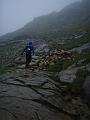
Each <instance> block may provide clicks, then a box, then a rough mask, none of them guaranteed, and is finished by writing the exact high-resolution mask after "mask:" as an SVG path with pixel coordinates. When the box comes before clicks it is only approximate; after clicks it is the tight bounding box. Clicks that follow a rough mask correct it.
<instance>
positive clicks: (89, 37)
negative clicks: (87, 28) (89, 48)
mask: <svg viewBox="0 0 90 120" xmlns="http://www.w3.org/2000/svg"><path fill="white" fill-rule="evenodd" d="M89 42H90V33H89V32H87V33H86V34H85V35H84V36H82V37H81V38H78V39H72V40H66V41H65V42H64V44H57V43H52V44H51V45H49V47H50V49H56V48H57V49H65V50H69V49H72V48H75V47H80V46H81V45H83V44H85V43H89Z"/></svg>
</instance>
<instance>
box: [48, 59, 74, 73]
mask: <svg viewBox="0 0 90 120" xmlns="http://www.w3.org/2000/svg"><path fill="white" fill-rule="evenodd" d="M71 64H73V60H71V59H67V58H66V59H63V60H58V61H56V63H54V64H53V65H51V64H50V65H49V66H48V68H47V69H48V71H51V72H60V71H61V70H65V69H67V67H69V66H70V65H71Z"/></svg>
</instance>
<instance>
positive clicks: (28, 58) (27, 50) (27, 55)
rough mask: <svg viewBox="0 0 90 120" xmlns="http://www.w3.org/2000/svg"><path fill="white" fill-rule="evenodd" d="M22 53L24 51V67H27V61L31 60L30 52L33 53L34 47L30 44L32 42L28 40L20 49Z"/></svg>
mask: <svg viewBox="0 0 90 120" xmlns="http://www.w3.org/2000/svg"><path fill="white" fill-rule="evenodd" d="M23 53H26V68H28V67H29V63H30V62H31V60H32V54H33V55H34V47H33V45H32V42H29V44H28V45H27V46H26V47H25V48H24V50H23V51H22V53H21V55H23Z"/></svg>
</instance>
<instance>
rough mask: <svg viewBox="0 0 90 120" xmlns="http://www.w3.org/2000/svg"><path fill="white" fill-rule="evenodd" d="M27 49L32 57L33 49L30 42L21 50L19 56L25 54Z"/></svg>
mask: <svg viewBox="0 0 90 120" xmlns="http://www.w3.org/2000/svg"><path fill="white" fill-rule="evenodd" d="M28 49H30V51H31V53H33V55H34V47H33V45H32V42H30V43H29V44H28V45H27V46H26V47H25V48H24V49H23V51H22V53H21V54H23V53H24V52H25V53H27V50H28Z"/></svg>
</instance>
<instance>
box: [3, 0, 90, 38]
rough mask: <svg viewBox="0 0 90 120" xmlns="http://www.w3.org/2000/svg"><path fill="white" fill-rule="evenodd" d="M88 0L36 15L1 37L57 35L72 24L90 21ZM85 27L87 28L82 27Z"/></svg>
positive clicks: (86, 23)
mask: <svg viewBox="0 0 90 120" xmlns="http://www.w3.org/2000/svg"><path fill="white" fill-rule="evenodd" d="M89 8H90V0H82V1H81V2H75V3H72V4H70V5H68V6H66V7H65V8H64V9H62V10H61V11H60V12H52V13H50V14H48V15H42V16H39V17H36V18H35V19H34V20H33V21H31V22H29V23H27V24H26V25H25V26H24V27H23V28H21V29H19V30H16V31H15V32H12V33H9V34H6V35H4V36H2V37H1V39H13V38H15V37H17V38H18V36H21V38H23V36H26V38H27V37H30V38H39V37H41V38H45V36H47V34H48V33H49V35H51V36H52V37H53V35H55V36H56V37H57V36H58V37H59V35H58V34H59V33H60V32H62V31H65V30H68V29H70V28H72V27H73V26H79V25H80V26H81V27H82V26H83V25H87V26H88V24H89V22H90V9H89ZM84 29H87V28H84Z"/></svg>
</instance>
